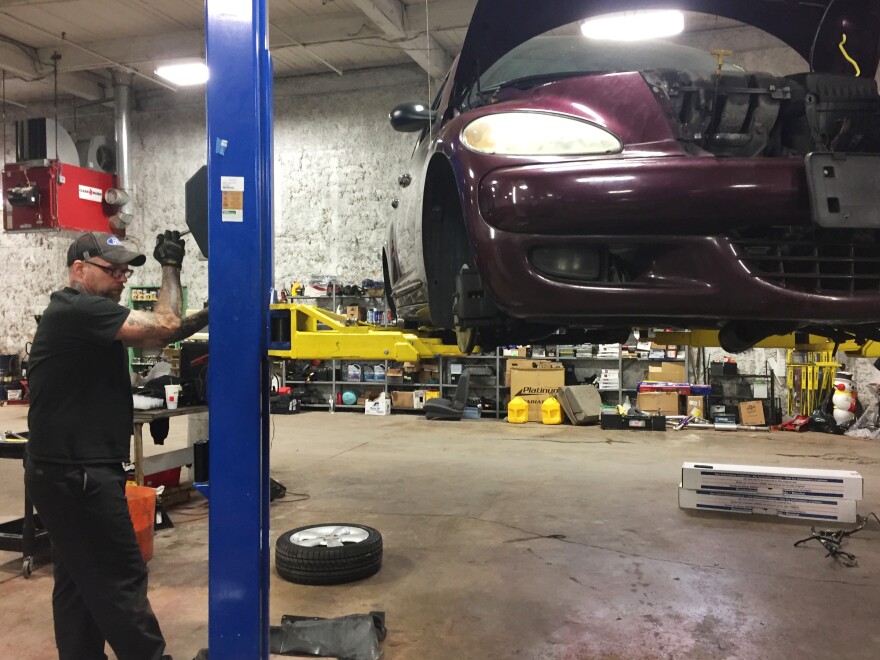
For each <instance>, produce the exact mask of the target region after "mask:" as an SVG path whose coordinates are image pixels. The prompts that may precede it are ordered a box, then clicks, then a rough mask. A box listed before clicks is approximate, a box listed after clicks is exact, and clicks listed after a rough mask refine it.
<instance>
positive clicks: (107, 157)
mask: <svg viewBox="0 0 880 660" xmlns="http://www.w3.org/2000/svg"><path fill="white" fill-rule="evenodd" d="M76 150H77V152H78V153H79V164H80V166H81V167H88V168H89V169H90V170H98V171H100V172H106V173H107V174H115V173H116V146H115V145H114V144H113V141H112V140H110V139H108V138H107V136H105V135H96V136H95V137H93V138H92V139H91V140H80V141H79V142H77V143H76Z"/></svg>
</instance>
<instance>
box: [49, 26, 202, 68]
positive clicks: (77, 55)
mask: <svg viewBox="0 0 880 660" xmlns="http://www.w3.org/2000/svg"><path fill="white" fill-rule="evenodd" d="M83 45H84V46H85V47H86V48H88V49H89V50H91V51H94V52H95V53H100V54H101V56H102V57H104V58H106V59H102V58H101V57H97V56H95V55H92V54H90V53H88V52H86V51H84V50H82V49H80V48H76V47H75V46H69V45H58V46H50V47H47V48H41V49H39V50H38V51H37V55H38V57H39V58H40V60H42V61H47V60H48V59H49V58H51V57H52V53H55V52H57V53H59V54H60V55H61V59H60V60H59V62H58V68H59V69H60V70H61V71H81V70H84V69H106V68H108V67H110V65H109V64H108V62H107V60H113V61H114V62H119V63H120V64H126V65H135V64H138V63H139V62H154V61H161V60H174V59H181V58H188V57H204V56H205V35H204V33H203V32H202V31H201V30H190V31H184V32H172V33H166V34H152V35H145V36H141V37H128V38H125V39H108V40H106V41H94V42H91V43H87V44H83ZM111 68H112V67H111Z"/></svg>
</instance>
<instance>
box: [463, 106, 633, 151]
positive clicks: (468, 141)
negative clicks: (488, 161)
mask: <svg viewBox="0 0 880 660" xmlns="http://www.w3.org/2000/svg"><path fill="white" fill-rule="evenodd" d="M461 141H462V143H463V144H464V145H465V146H466V147H467V148H468V149H470V150H471V151H476V152H478V153H481V154H501V155H505V156H586V155H597V154H613V153H618V152H619V151H621V150H622V149H623V144H622V143H621V141H620V140H619V139H618V137H617V136H616V135H614V134H613V133H611V132H610V131H607V130H605V129H604V128H602V127H601V126H596V125H595V124H590V123H588V122H585V121H581V120H579V119H572V118H570V117H563V116H561V115H553V114H548V113H539V112H501V113H498V114H494V115H486V116H484V117H480V118H479V119H475V120H474V121H472V122H471V123H470V124H468V125H467V126H465V128H464V130H463V131H462V132H461Z"/></svg>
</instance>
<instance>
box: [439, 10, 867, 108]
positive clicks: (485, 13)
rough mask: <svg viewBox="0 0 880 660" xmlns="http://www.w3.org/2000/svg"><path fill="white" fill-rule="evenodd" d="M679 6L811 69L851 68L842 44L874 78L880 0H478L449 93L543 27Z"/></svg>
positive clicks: (456, 95) (458, 92)
mask: <svg viewBox="0 0 880 660" xmlns="http://www.w3.org/2000/svg"><path fill="white" fill-rule="evenodd" d="M634 9H681V10H684V11H696V12H703V13H707V14H715V15H718V16H724V17H727V18H731V19H734V20H737V21H741V22H743V23H747V24H749V25H752V26H754V27H756V28H759V29H761V30H764V31H765V32H768V33H769V34H772V35H773V36H775V37H777V38H778V39H780V40H782V41H784V42H785V43H786V44H788V45H789V46H791V47H792V48H793V49H794V50H796V51H797V52H798V53H799V54H800V55H801V56H802V57H803V58H804V59H805V60H807V62H809V63H810V64H811V68H812V70H814V71H819V72H824V73H841V74H846V75H852V74H853V66H852V64H851V63H850V62H849V61H847V59H846V58H845V57H844V56H843V54H842V52H841V50H840V48H839V44H840V42H841V41H842V35H843V34H845V35H846V52H847V54H848V55H849V57H850V58H852V59H853V60H854V61H856V62H857V63H858V66H859V68H860V69H861V74H860V75H861V77H867V78H873V77H874V75H875V74H876V72H877V64H878V60H880V2H875V1H871V2H869V1H868V0H666V1H665V2H664V1H663V0H552V1H551V2H535V0H479V1H478V2H477V5H476V7H475V8H474V15H473V17H472V18H471V22H470V26H469V27H468V31H467V36H466V37H465V41H464V45H463V46H462V50H461V55H460V56H459V60H458V66H457V68H456V73H455V83H454V87H453V101H460V100H461V98H462V97H463V95H464V94H465V93H466V91H467V90H468V89H469V88H470V87H471V86H472V85H473V84H474V82H475V81H476V80H477V79H478V78H479V77H480V76H481V75H482V74H483V72H484V71H486V69H488V68H489V67H490V66H491V65H492V64H494V63H495V62H496V61H497V60H498V59H499V58H501V57H502V56H503V55H504V54H505V53H507V52H508V51H510V50H512V49H513V48H515V47H516V46H518V45H519V44H521V43H523V42H524V41H527V40H528V39H531V38H532V37H534V36H537V35H539V34H542V33H544V32H546V31H548V30H551V29H553V28H556V27H559V26H561V25H565V24H567V23H571V22H573V21H576V20H579V19H582V18H588V17H590V16H597V15H600V14H606V13H612V12H621V11H631V10H634Z"/></svg>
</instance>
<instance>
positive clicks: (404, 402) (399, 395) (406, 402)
mask: <svg viewBox="0 0 880 660" xmlns="http://www.w3.org/2000/svg"><path fill="white" fill-rule="evenodd" d="M391 405H392V406H394V407H395V408H415V406H414V405H413V393H412V392H396V391H395V392H391Z"/></svg>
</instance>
